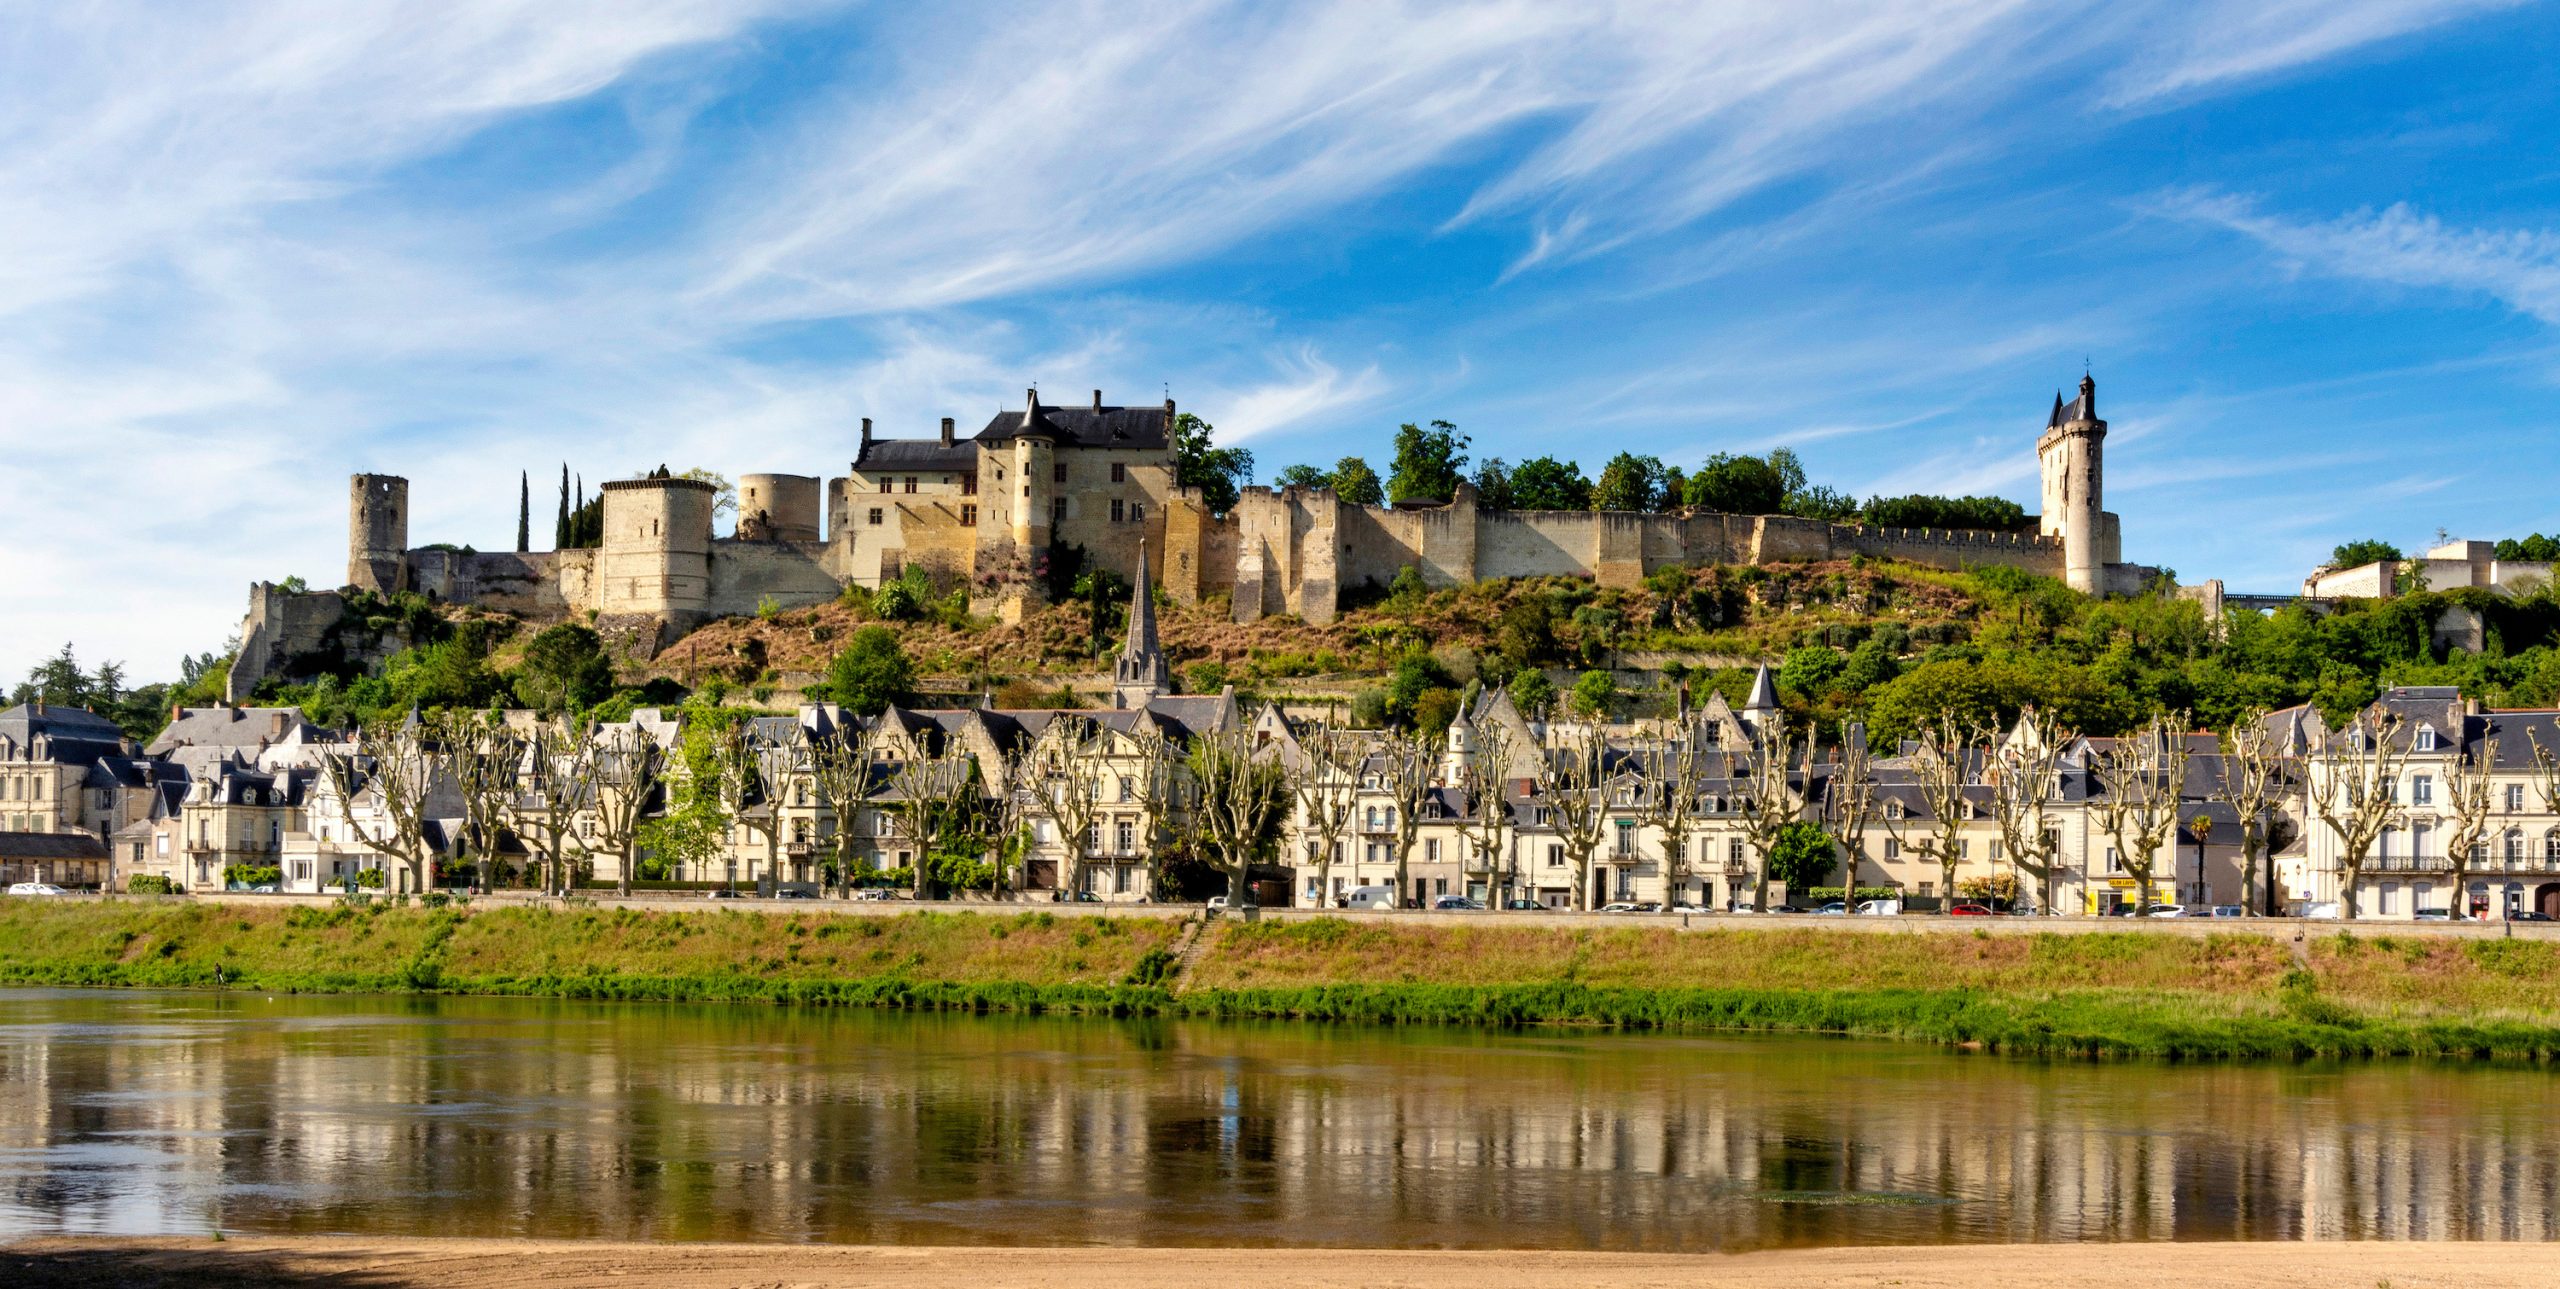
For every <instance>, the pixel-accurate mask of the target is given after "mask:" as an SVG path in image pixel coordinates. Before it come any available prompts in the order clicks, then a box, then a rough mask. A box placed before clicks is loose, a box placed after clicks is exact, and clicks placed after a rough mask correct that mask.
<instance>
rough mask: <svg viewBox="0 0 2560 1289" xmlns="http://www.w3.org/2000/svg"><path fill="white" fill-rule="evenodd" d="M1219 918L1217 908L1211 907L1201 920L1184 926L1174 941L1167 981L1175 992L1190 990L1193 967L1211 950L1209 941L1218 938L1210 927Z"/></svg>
mask: <svg viewBox="0 0 2560 1289" xmlns="http://www.w3.org/2000/svg"><path fill="white" fill-rule="evenodd" d="M1217 920H1218V913H1217V910H1215V909H1211V910H1209V911H1207V912H1205V913H1202V914H1201V915H1200V920H1199V921H1197V922H1191V923H1187V924H1185V926H1184V927H1183V931H1182V938H1181V939H1180V940H1178V941H1176V942H1175V943H1174V947H1173V967H1172V969H1171V970H1169V971H1167V972H1166V973H1165V982H1166V983H1167V984H1169V985H1171V986H1172V988H1173V992H1175V993H1177V994H1180V993H1188V992H1190V990H1191V968H1192V967H1193V966H1194V965H1196V964H1197V963H1198V962H1199V961H1200V959H1201V957H1202V955H1204V954H1206V953H1208V952H1209V943H1210V941H1211V940H1213V939H1215V938H1216V937H1215V936H1213V935H1212V934H1211V933H1210V928H1211V925H1212V924H1214V923H1215V922H1216V921H1217Z"/></svg>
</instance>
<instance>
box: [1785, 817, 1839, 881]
mask: <svg viewBox="0 0 2560 1289" xmlns="http://www.w3.org/2000/svg"><path fill="white" fill-rule="evenodd" d="M1839 862H1840V857H1839V852H1838V848H1837V847H1835V846H1833V845H1832V843H1831V834H1829V833H1826V832H1824V831H1822V829H1821V828H1820V827H1819V826H1818V825H1816V824H1815V823H1814V822H1813V821H1811V820H1809V819H1798V820H1796V821H1794V822H1793V823H1790V824H1787V825H1786V826H1785V827H1782V828H1780V829H1779V830H1778V835H1777V838H1776V840H1774V841H1772V842H1771V843H1770V845H1769V876H1771V877H1773V878H1776V879H1777V880H1779V881H1781V882H1784V883H1786V884H1787V898H1789V899H1791V900H1792V899H1795V898H1797V897H1799V896H1801V895H1802V894H1803V893H1804V892H1806V891H1809V890H1812V889H1813V887H1814V884H1815V883H1817V882H1820V881H1821V880H1822V879H1823V878H1824V877H1826V876H1828V875H1829V874H1830V872H1831V870H1832V869H1833V868H1834V867H1835V866H1836V865H1838V863H1839Z"/></svg>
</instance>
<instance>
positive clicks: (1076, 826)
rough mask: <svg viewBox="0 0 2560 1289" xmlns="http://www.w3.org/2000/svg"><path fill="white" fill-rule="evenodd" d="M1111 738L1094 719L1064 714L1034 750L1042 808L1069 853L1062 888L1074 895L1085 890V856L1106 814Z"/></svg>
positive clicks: (1060, 880)
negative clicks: (1105, 787)
mask: <svg viewBox="0 0 2560 1289" xmlns="http://www.w3.org/2000/svg"><path fill="white" fill-rule="evenodd" d="M1109 737H1110V736H1109V734H1108V732H1107V731H1105V730H1104V729H1103V728H1102V727H1101V726H1099V725H1096V724H1094V722H1093V721H1092V719H1091V718H1089V717H1084V716H1077V715H1074V714H1072V713H1061V714H1060V715H1058V716H1057V717H1056V718H1055V719H1053V720H1051V721H1050V722H1049V727H1048V728H1047V729H1045V730H1043V731H1041V734H1040V739H1039V742H1038V743H1037V744H1036V745H1035V747H1034V748H1033V753H1032V772H1033V773H1034V774H1035V775H1036V776H1038V783H1039V793H1040V806H1041V810H1042V812H1043V813H1045V814H1047V815H1048V817H1049V820H1050V822H1051V823H1053V824H1055V825H1056V826H1057V829H1058V844H1059V846H1060V847H1061V848H1062V849H1063V852H1064V854H1065V856H1066V862H1065V863H1064V865H1063V866H1062V867H1061V869H1060V871H1059V873H1058V888H1059V889H1060V890H1061V891H1065V892H1068V896H1067V898H1069V899H1073V898H1074V897H1075V894H1076V893H1080V892H1082V891H1083V890H1084V882H1085V875H1084V863H1085V855H1086V853H1087V851H1088V849H1089V848H1090V847H1091V846H1092V844H1093V830H1094V822H1095V821H1096V820H1098V819H1100V818H1101V817H1102V793H1103V785H1104V782H1105V781H1106V780H1108V779H1109V778H1110V777H1111V774H1110V760H1109V750H1110V749H1109V744H1108V739H1109Z"/></svg>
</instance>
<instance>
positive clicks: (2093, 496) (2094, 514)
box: [2036, 376, 2114, 595]
mask: <svg viewBox="0 0 2560 1289" xmlns="http://www.w3.org/2000/svg"><path fill="white" fill-rule="evenodd" d="M2106 442H2107V423H2106V422H2105V421H2102V420H2099V419H2098V382H2097V381H2095V380H2093V379H2091V378H2090V377H2087V376H2082V377H2081V378H2080V397H2079V399H2078V400H2076V401H2074V402H2072V403H2070V404H2067V405H2066V404H2065V403H2064V402H2063V401H2062V396H2061V395H2060V394H2056V395H2054V397H2053V415H2052V416H2051V417H2050V418H2048V419H2047V420H2046V422H2045V430H2044V435H2043V436H2042V437H2041V438H2039V439H2037V440H2036V466H2037V468H2038V470H2039V472H2040V473H2041V474H2042V475H2043V477H2044V488H2043V501H2044V506H2043V509H2044V513H2043V514H2042V515H2041V516H2039V524H2038V528H2039V531H2041V532H2042V533H2043V534H2044V535H2045V536H2047V537H2058V538H2060V539H2062V580H2063V581H2064V582H2066V583H2068V584H2069V585H2070V587H2071V589H2072V590H2075V591H2079V592H2082V593H2084V594H2088V595H2096V594H2098V593H2099V592H2100V591H2102V590H2104V589H2105V584H2106V575H2107V561H2108V559H2109V558H2110V557H2111V556H2112V555H2113V554H2114V552H2113V551H2111V550H2109V549H2107V543H2106V540H2105V528H2106V515H2105V512H2106V505H2105V497H2104V496H2103V489H2104V475H2105V453H2106Z"/></svg>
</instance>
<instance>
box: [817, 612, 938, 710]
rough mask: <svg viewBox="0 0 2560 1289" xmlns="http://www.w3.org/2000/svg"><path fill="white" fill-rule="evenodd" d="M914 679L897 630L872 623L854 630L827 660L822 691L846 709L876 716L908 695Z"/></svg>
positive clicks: (911, 696) (913, 691)
mask: <svg viewBox="0 0 2560 1289" xmlns="http://www.w3.org/2000/svg"><path fill="white" fill-rule="evenodd" d="M915 680H916V676H915V664H914V663H913V662H911V661H909V660H908V658H907V651H906V649H905V648H904V647H902V646H901V645H899V643H898V633H897V632H895V631H892V630H890V629H889V628H887V627H884V626H879V625H877V624H874V625H872V626H867V627H864V628H862V629H861V630H859V631H856V632H854V633H853V638H852V639H850V640H848V641H846V642H845V647H844V648H843V650H841V651H840V652H838V653H837V654H836V656H835V658H834V660H832V661H830V662H829V663H828V664H827V680H826V692H827V697H828V698H829V699H830V700H832V701H833V702H835V703H837V704H839V705H841V706H842V707H844V709H845V710H847V711H850V712H854V713H856V714H859V715H862V716H877V715H879V714H880V713H881V712H882V711H884V710H886V709H887V708H888V707H889V706H890V705H891V704H893V703H905V702H907V701H909V700H910V699H912V698H913V697H914V696H915Z"/></svg>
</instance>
